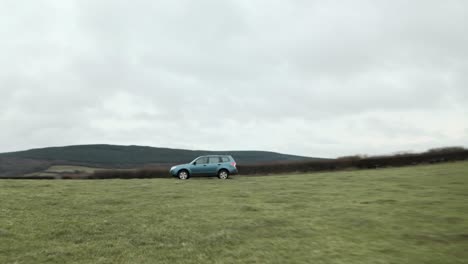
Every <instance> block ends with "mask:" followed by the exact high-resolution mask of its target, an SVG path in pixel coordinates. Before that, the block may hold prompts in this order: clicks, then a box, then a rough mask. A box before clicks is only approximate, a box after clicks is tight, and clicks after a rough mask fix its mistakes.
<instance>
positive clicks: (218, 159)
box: [210, 157, 221, 163]
mask: <svg viewBox="0 0 468 264" xmlns="http://www.w3.org/2000/svg"><path fill="white" fill-rule="evenodd" d="M220 162H221V159H220V157H210V163H220Z"/></svg>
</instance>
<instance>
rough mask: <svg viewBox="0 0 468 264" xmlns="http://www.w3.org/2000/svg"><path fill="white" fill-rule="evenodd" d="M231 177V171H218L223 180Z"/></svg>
mask: <svg viewBox="0 0 468 264" xmlns="http://www.w3.org/2000/svg"><path fill="white" fill-rule="evenodd" d="M228 177H229V172H228V171H227V170H220V171H219V172H218V178H220V179H221V180H226V179H227V178H228Z"/></svg>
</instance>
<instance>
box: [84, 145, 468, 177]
mask: <svg viewBox="0 0 468 264" xmlns="http://www.w3.org/2000/svg"><path fill="white" fill-rule="evenodd" d="M461 160H468V149H464V148H462V147H447V148H439V149H431V150H429V151H426V152H424V153H401V154H395V155H388V156H372V157H366V156H348V157H341V158H337V159H334V160H318V161H302V162H300V161H296V162H282V163H262V164H259V163H257V164H250V165H242V164H240V165H239V166H238V169H239V173H240V174H241V175H270V174H280V173H292V172H318V171H335V170H343V169H352V168H355V169H378V168H386V167H401V166H410V165H418V164H432V163H440V162H448V161H461ZM168 170H169V168H164V167H159V168H153V169H142V170H135V171H118V170H115V171H112V170H105V171H97V172H95V173H94V174H92V175H89V176H88V177H87V178H88V179H111V178H118V179H134V178H140V179H145V178H168V177H170V175H169V173H168Z"/></svg>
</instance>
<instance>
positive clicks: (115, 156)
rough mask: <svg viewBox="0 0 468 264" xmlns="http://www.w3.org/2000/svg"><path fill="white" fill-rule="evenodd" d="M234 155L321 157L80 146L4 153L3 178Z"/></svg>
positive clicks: (253, 159) (241, 159)
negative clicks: (72, 167)
mask: <svg viewBox="0 0 468 264" xmlns="http://www.w3.org/2000/svg"><path fill="white" fill-rule="evenodd" d="M210 154H227V155H232V156H233V157H234V158H235V159H236V161H237V162H238V163H239V164H255V163H269V162H288V161H303V160H321V159H320V158H310V157H303V156H295V155H287V154H281V153H276V152H268V151H206V150H185V149H170V148H155V147H146V146H119V145H77V146H65V147H50V148H40V149H31V150H26V151H18V152H9V153H2V154H0V177H2V176H16V175H22V174H26V173H31V172H36V171H41V170H45V169H47V168H48V167H50V166H52V165H81V166H90V167H101V168H135V167H143V166H151V165H168V164H176V163H185V162H190V161H192V160H193V159H194V158H196V157H197V156H201V155H210Z"/></svg>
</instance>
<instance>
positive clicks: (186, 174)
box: [177, 170, 189, 180]
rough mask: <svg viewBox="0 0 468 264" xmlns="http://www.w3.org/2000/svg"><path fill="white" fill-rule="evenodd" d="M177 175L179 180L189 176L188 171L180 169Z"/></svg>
mask: <svg viewBox="0 0 468 264" xmlns="http://www.w3.org/2000/svg"><path fill="white" fill-rule="evenodd" d="M177 177H178V178H179V179H181V180H186V179H188V178H189V175H188V172H187V171H186V170H181V171H179V173H177Z"/></svg>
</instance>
